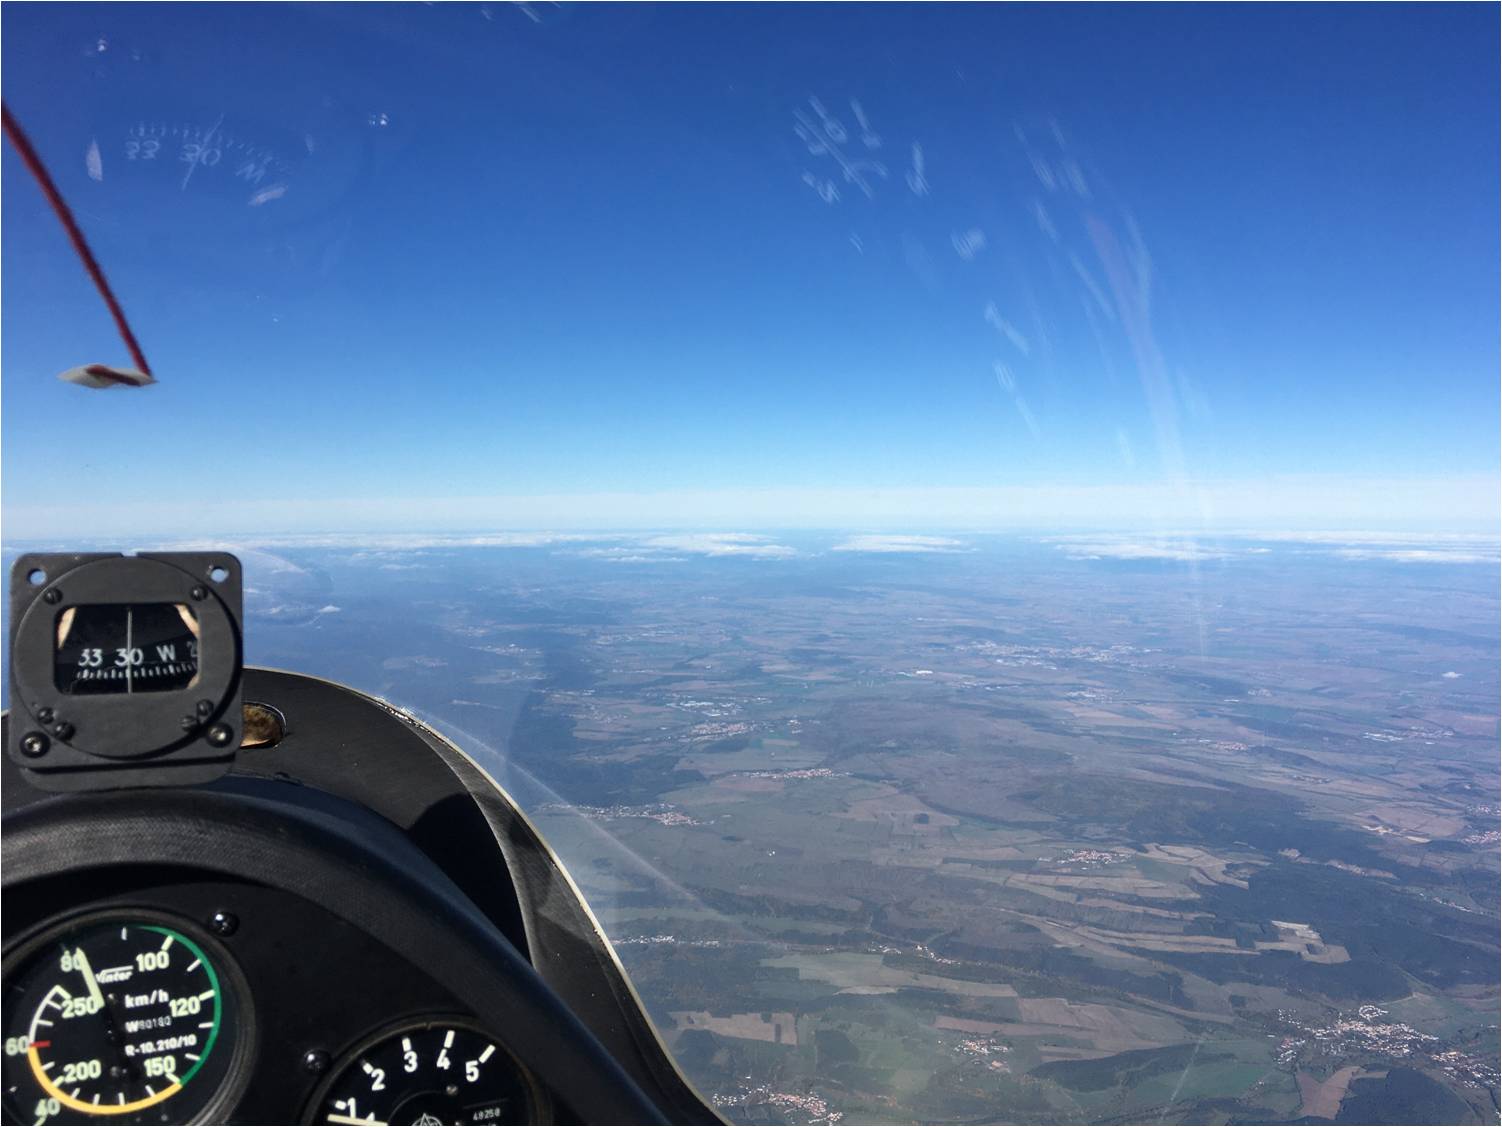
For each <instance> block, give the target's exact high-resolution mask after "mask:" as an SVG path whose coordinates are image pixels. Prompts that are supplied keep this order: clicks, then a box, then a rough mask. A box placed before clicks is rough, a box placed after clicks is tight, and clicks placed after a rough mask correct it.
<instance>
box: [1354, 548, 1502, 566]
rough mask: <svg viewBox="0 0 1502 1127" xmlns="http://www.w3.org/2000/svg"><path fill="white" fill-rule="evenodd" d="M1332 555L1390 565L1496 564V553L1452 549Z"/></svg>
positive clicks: (1356, 551)
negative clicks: (1377, 561) (1384, 561)
mask: <svg viewBox="0 0 1502 1127" xmlns="http://www.w3.org/2000/svg"><path fill="white" fill-rule="evenodd" d="M1332 554H1333V555H1337V556H1339V557H1341V559H1346V560H1388V561H1390V562H1392V563H1449V564H1483V563H1496V562H1497V553H1496V552H1463V551H1457V550H1456V549H1454V548H1439V549H1434V548H1390V549H1380V548H1336V549H1334V551H1333V553H1332Z"/></svg>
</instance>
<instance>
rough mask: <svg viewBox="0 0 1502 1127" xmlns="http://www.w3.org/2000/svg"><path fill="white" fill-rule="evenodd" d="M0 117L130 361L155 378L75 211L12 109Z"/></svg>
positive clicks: (1, 106) (2, 111)
mask: <svg viewBox="0 0 1502 1127" xmlns="http://www.w3.org/2000/svg"><path fill="white" fill-rule="evenodd" d="M0 116H3V117H4V121H5V137H6V140H8V141H9V142H10V143H11V145H12V147H14V148H15V150H16V153H17V155H18V156H20V158H21V162H22V163H23V164H25V165H26V168H27V169H28V171H30V173H31V175H32V176H33V177H35V179H36V182H37V185H38V186H39V187H40V188H41V189H42V195H44V196H46V197H47V202H48V203H49V204H51V205H52V211H53V213H54V214H55V215H56V216H57V218H58V222H60V223H61V224H62V225H63V230H65V231H66V232H67V233H68V241H69V242H70V243H72V244H73V249H74V250H75V251H77V252H78V257H79V258H80V259H81V260H82V261H83V268H84V269H85V270H87V271H88V272H89V277H90V278H92V279H94V285H95V286H96V287H97V288H98V290H99V296H100V297H102V298H104V304H105V305H107V306H109V311H110V316H111V317H113V318H114V319H115V328H117V329H119V330H120V339H121V340H123V341H124V342H125V347H126V348H128V349H130V358H131V359H132V360H133V361H134V362H135V365H136V367H137V368H138V369H140V371H141V372H142V373H144V374H145V375H148V376H149V375H151V369H150V368H149V367H148V366H147V364H146V355H145V353H143V352H142V351H141V346H140V344H138V343H137V342H136V334H135V333H133V332H131V329H130V322H129V321H127V320H126V319H125V310H123V309H121V308H120V303H119V302H118V301H116V300H115V294H114V291H113V290H111V289H110V284H109V281H108V279H106V278H105V276H104V271H103V270H102V269H100V267H99V263H98V261H97V260H96V259H95V258H94V252H93V251H91V250H90V249H89V244H88V242H87V241H86V240H85V239H84V237H83V232H82V231H81V230H79V227H78V221H77V220H75V219H74V218H73V212H72V210H70V209H69V207H68V204H67V201H65V200H64V199H63V197H62V194H61V193H60V192H59V191H58V190H57V185H56V184H54V183H53V182H52V176H51V174H50V173H48V171H47V166H46V165H44V164H43V163H42V158H41V157H39V156H37V151H36V150H35V149H34V148H32V147H31V140H30V138H28V137H27V136H26V134H25V133H24V132H23V131H22V129H21V127H20V125H18V124H17V123H16V119H15V118H14V117H12V116H11V112H10V107H9V106H7V105H5V104H4V103H3V102H0Z"/></svg>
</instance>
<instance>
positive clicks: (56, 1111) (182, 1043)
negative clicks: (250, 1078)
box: [4, 918, 235, 1124]
mask: <svg viewBox="0 0 1502 1127" xmlns="http://www.w3.org/2000/svg"><path fill="white" fill-rule="evenodd" d="M234 1015H235V1005H234V1000H233V999H232V998H231V997H230V995H229V992H228V990H227V989H226V986H225V983H224V980H223V978H222V977H221V973H220V970H219V968H217V967H216V966H215V957H213V956H210V954H209V953H208V952H207V950H206V949H205V948H204V947H203V946H202V945H200V944H199V943H198V942H195V941H194V940H193V939H192V938H190V937H189V936H188V935H186V934H184V933H183V932H182V931H180V930H178V929H176V928H173V927H168V926H164V925H161V924H157V923H154V922H153V923H147V922H143V921H137V920H132V919H129V918H118V919H109V920H97V921H96V922H92V923H86V924H82V925H80V926H75V927H70V928H66V929H64V930H62V931H60V932H59V933H57V934H55V935H53V936H52V937H51V938H49V939H47V940H46V941H44V942H43V943H41V944H40V945H39V946H37V947H36V948H35V949H34V950H32V951H31V953H30V954H29V955H25V956H23V958H22V959H21V960H20V962H19V964H18V965H16V966H15V967H14V968H12V967H9V966H8V967H7V968H6V983H5V1014H4V1023H5V1057H4V1104H5V1113H6V1115H5V1118H6V1121H7V1122H12V1123H18V1122H23V1123H41V1124H45V1123H82V1122H95V1121H103V1120H113V1121H114V1122H116V1123H187V1122H192V1121H194V1120H195V1118H196V1117H197V1116H198V1115H199V1114H200V1113H202V1112H204V1111H205V1110H206V1109H207V1108H208V1107H209V1106H210V1105H211V1104H212V1103H214V1097H215V1096H216V1095H217V1094H218V1092H219V1090H220V1088H221V1087H222V1086H223V1082H224V1080H225V1078H226V1074H227V1072H228V1071H229V1063H230V1059H231V1058H232V1057H233V1055H234V1053H233V1044H234V1040H235V1029H234V1025H235V1021H234Z"/></svg>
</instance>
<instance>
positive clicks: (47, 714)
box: [37, 708, 56, 724]
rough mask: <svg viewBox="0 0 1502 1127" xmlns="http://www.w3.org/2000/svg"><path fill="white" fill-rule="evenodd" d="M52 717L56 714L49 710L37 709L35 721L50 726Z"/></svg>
mask: <svg viewBox="0 0 1502 1127" xmlns="http://www.w3.org/2000/svg"><path fill="white" fill-rule="evenodd" d="M54 715H56V714H55V713H54V712H53V711H52V709H50V708H39V709H37V719H38V720H40V721H41V722H42V723H43V724H51V723H52V718H53V716H54Z"/></svg>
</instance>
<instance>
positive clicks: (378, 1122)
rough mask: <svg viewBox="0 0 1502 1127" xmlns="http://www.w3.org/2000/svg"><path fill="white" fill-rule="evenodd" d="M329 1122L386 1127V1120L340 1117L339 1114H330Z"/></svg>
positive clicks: (351, 1116) (349, 1116) (350, 1116)
mask: <svg viewBox="0 0 1502 1127" xmlns="http://www.w3.org/2000/svg"><path fill="white" fill-rule="evenodd" d="M328 1121H329V1122H330V1123H351V1124H353V1123H363V1124H374V1125H375V1127H386V1121H385V1120H384V1119H360V1118H357V1117H356V1116H353V1115H340V1114H338V1113H337V1112H330V1113H329V1115H328Z"/></svg>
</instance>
